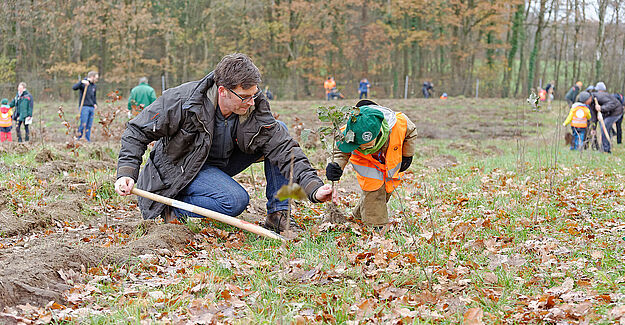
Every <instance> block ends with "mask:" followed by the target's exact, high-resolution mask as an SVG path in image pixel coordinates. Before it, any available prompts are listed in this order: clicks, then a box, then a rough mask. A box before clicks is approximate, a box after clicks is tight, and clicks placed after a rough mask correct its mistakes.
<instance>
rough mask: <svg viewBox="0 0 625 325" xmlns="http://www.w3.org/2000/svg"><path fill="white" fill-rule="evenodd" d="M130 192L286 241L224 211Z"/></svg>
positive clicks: (143, 193)
mask: <svg viewBox="0 0 625 325" xmlns="http://www.w3.org/2000/svg"><path fill="white" fill-rule="evenodd" d="M130 193H132V194H134V195H138V196H141V197H144V198H146V199H150V200H152V201H156V202H159V203H163V204H166V205H169V206H171V207H174V208H179V209H183V210H186V211H189V212H193V213H197V214H199V215H202V216H205V217H207V218H210V219H213V220H217V221H220V222H223V223H227V224H229V225H231V226H234V227H237V228H239V229H243V230H247V231H249V232H251V233H254V234H257V235H260V236H263V237H267V238H272V239H278V240H280V241H283V242H285V241H286V239H284V237H282V236H280V235H279V234H276V233H275V232H273V231H271V230H269V229H265V228H263V227H260V226H258V225H255V224H253V223H249V222H247V221H244V220H241V219H237V218H233V217H231V216H227V215H225V214H223V213H219V212H215V211H212V210H209V209H205V208H202V207H199V206H197V205H193V204H189V203H185V202H182V201H178V200H174V199H171V198H168V197H164V196H162V195H158V194H154V193H151V192H148V191H144V190H140V189H138V188H133V189H132V190H131V191H130Z"/></svg>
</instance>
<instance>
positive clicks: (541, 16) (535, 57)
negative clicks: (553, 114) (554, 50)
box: [527, 0, 547, 89]
mask: <svg viewBox="0 0 625 325" xmlns="http://www.w3.org/2000/svg"><path fill="white" fill-rule="evenodd" d="M546 4H547V0H540V9H539V12H538V23H537V24H536V33H535V34H534V47H533V48H532V52H531V53H530V59H529V72H528V80H527V88H528V89H530V88H532V87H533V86H534V81H535V80H536V79H538V71H540V67H539V66H540V58H539V56H540V49H541V43H542V33H543V28H544V27H545V12H546V10H547V6H546ZM537 66H538V67H537Z"/></svg>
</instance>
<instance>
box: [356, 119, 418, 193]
mask: <svg viewBox="0 0 625 325" xmlns="http://www.w3.org/2000/svg"><path fill="white" fill-rule="evenodd" d="M396 116H397V123H395V126H393V128H392V129H391V133H390V134H389V137H388V149H387V150H386V156H385V159H384V162H385V163H381V162H379V161H378V160H377V159H375V158H373V157H372V155H364V154H362V153H361V152H360V151H358V150H354V151H353V152H352V155H351V157H350V159H349V161H350V162H351V163H352V167H354V170H355V171H356V178H357V179H358V184H360V188H362V190H363V191H375V190H377V189H379V188H380V187H381V186H382V185H386V192H387V193H391V192H393V190H395V189H396V188H397V187H398V186H399V183H400V182H401V176H403V174H404V173H400V172H399V169H400V168H401V160H402V145H403V143H404V138H405V137H406V129H407V121H406V118H405V117H404V116H403V114H401V113H396Z"/></svg>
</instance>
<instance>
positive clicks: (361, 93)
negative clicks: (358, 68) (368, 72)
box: [358, 78, 371, 99]
mask: <svg viewBox="0 0 625 325" xmlns="http://www.w3.org/2000/svg"><path fill="white" fill-rule="evenodd" d="M370 87H371V84H370V83H369V80H367V78H362V80H360V84H358V99H363V98H367V97H368V96H369V88H370Z"/></svg>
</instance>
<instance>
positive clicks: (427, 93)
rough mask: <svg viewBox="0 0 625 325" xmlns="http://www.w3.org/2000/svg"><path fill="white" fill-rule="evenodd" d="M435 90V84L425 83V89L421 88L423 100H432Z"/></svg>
mask: <svg viewBox="0 0 625 325" xmlns="http://www.w3.org/2000/svg"><path fill="white" fill-rule="evenodd" d="M433 90H434V84H432V83H431V82H429V81H425V82H423V87H421V92H422V93H423V98H430V96H432V91H433Z"/></svg>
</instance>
